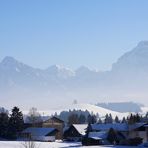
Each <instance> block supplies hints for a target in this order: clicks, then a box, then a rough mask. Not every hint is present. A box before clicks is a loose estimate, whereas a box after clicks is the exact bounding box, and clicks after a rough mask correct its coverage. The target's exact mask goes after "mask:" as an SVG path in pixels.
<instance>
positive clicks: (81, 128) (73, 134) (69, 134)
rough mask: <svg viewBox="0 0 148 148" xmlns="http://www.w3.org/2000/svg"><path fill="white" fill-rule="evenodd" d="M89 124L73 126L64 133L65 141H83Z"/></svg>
mask: <svg viewBox="0 0 148 148" xmlns="http://www.w3.org/2000/svg"><path fill="white" fill-rule="evenodd" d="M87 126H88V125H87V124H73V125H71V126H70V127H69V128H67V129H66V130H65V131H64V139H65V140H69V141H81V139H82V136H84V135H85V134H86V130H87Z"/></svg>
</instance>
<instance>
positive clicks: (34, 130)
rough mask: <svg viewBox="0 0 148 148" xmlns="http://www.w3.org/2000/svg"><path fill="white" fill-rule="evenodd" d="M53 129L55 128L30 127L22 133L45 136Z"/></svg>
mask: <svg viewBox="0 0 148 148" xmlns="http://www.w3.org/2000/svg"><path fill="white" fill-rule="evenodd" d="M54 130H55V128H43V127H30V128H27V129H25V130H24V131H23V132H22V133H30V134H31V135H32V136H46V135H47V134H49V133H51V132H53V131H54Z"/></svg>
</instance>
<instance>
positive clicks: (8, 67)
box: [0, 41, 148, 109]
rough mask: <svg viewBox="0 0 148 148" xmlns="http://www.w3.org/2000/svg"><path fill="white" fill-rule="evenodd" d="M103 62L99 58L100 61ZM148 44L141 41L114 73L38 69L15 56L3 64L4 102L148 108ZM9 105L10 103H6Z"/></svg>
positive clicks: (0, 71)
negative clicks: (115, 104)
mask: <svg viewBox="0 0 148 148" xmlns="http://www.w3.org/2000/svg"><path fill="white" fill-rule="evenodd" d="M98 62H99V59H98ZM147 88H148V41H142V42H140V43H139V44H138V45H137V46H136V47H135V48H134V49H133V50H131V51H130V52H128V53H125V54H124V55H123V56H122V57H120V58H119V59H118V61H117V62H116V63H114V64H113V66H112V69H111V70H110V71H105V72H97V71H95V70H94V71H93V70H90V69H89V68H87V67H84V66H82V67H80V68H78V69H77V70H71V69H69V68H65V67H62V66H58V65H53V66H50V67H49V68H47V69H37V68H33V67H31V66H28V65H26V64H23V63H21V62H19V61H17V60H16V59H14V58H13V57H5V58H4V59H3V60H2V61H1V63H0V101H1V102H2V106H6V107H11V106H13V105H18V106H23V107H28V106H30V107H31V106H36V107H39V108H47V109H48V108H49V107H51V106H56V105H57V104H59V105H60V104H63V103H64V104H68V103H71V102H72V101H73V100H74V99H77V100H78V101H79V102H99V101H103V102H104V101H108V102H110V101H120V99H121V101H129V100H130V101H137V102H141V103H144V104H147V105H148V101H147V98H148V92H147ZM6 102H7V104H6Z"/></svg>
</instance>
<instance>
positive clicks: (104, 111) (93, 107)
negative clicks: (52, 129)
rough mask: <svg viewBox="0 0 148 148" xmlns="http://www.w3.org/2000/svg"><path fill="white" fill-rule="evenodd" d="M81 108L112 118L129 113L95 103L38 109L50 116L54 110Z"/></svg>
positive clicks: (121, 116)
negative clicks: (109, 115)
mask: <svg viewBox="0 0 148 148" xmlns="http://www.w3.org/2000/svg"><path fill="white" fill-rule="evenodd" d="M74 109H75V110H82V111H86V110H88V111H89V112H90V113H91V112H93V113H94V114H97V113H98V114H99V116H100V117H101V118H103V117H105V115H106V114H110V113H111V114H112V116H113V118H115V116H118V117H119V118H120V119H122V118H123V117H127V116H128V115H129V113H119V112H115V111H112V110H109V109H105V108H103V107H99V106H96V105H92V104H73V105H70V106H63V107H62V106H61V107H59V108H58V109H53V110H45V111H39V112H40V114H41V115H44V116H51V115H54V113H55V112H56V113H57V114H59V113H60V112H62V111H69V110H74ZM23 113H24V114H27V113H28V112H27V111H24V112H23Z"/></svg>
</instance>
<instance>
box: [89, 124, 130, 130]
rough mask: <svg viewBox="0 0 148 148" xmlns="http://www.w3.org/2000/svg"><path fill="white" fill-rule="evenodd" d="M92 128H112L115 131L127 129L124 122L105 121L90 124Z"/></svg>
mask: <svg viewBox="0 0 148 148" xmlns="http://www.w3.org/2000/svg"><path fill="white" fill-rule="evenodd" d="M91 127H92V130H96V131H108V130H109V129H110V128H113V129H114V130H117V131H128V125H127V124H126V123H107V124H91Z"/></svg>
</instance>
